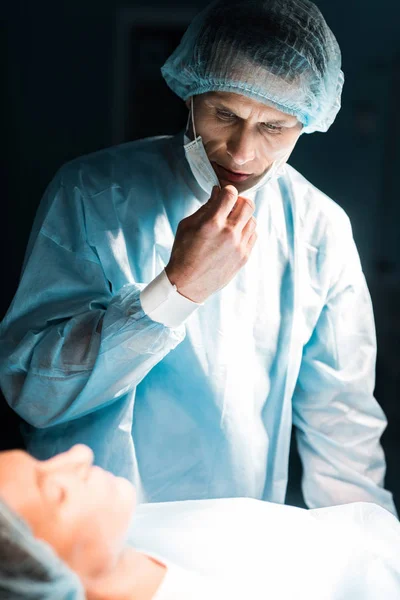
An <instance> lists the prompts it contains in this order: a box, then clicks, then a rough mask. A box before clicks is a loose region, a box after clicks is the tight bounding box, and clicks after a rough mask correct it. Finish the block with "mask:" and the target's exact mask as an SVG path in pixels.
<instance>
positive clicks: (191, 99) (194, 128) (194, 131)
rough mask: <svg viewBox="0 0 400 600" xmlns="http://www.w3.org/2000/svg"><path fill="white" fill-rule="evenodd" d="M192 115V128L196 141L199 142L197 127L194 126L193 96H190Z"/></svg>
mask: <svg viewBox="0 0 400 600" xmlns="http://www.w3.org/2000/svg"><path fill="white" fill-rule="evenodd" d="M190 113H191V115H192V127H193V135H194V139H195V140H197V135H196V127H195V124H194V109H193V96H190Z"/></svg>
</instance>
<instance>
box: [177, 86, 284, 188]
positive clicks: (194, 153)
mask: <svg viewBox="0 0 400 600" xmlns="http://www.w3.org/2000/svg"><path fill="white" fill-rule="evenodd" d="M190 100H191V110H190V113H189V117H188V122H187V125H186V131H185V134H184V138H183V139H184V145H183V148H184V150H185V155H186V159H187V161H188V163H189V166H190V169H191V171H192V173H193V175H194V177H195V179H196V181H197V183H198V184H199V185H200V187H201V188H202V189H203V190H204V191H205V192H206V193H207V194H210V196H211V192H212V189H213V187H214V186H215V185H217V186H218V187H219V188H220V187H221V185H220V183H219V180H218V177H217V175H216V173H215V171H214V169H213V168H212V165H211V162H210V160H209V158H208V156H207V153H206V149H205V147H204V144H203V140H202V138H201V135H198V136H196V128H195V125H194V113H193V96H192V97H191V99H190ZM190 118H192V126H193V134H194V140H193V141H191V140H190V139H189V137H188V135H187V133H186V132H187V130H188V129H189V121H190ZM292 150H293V148H291V149H290V151H289V152H287V153H285V154H284V155H283V156H282V157H281V158H278V159H277V160H275V161H274V162H273V163H272V165H271V166H270V167H269V169H268V171H267V172H266V173H265V174H264V175H263V177H262V178H261V179H260V181H258V182H257V183H256V184H255V185H254V186H253V187H251V188H249V189H248V190H246V191H245V192H243V193H244V194H246V192H253V191H255V190H258V189H259V188H260V187H262V186H264V185H265V184H266V183H268V181H270V180H271V179H272V178H273V177H278V176H279V175H281V174H282V172H283V167H284V165H285V163H286V161H287V159H288V158H289V156H290V154H291V152H292ZM232 185H234V184H232Z"/></svg>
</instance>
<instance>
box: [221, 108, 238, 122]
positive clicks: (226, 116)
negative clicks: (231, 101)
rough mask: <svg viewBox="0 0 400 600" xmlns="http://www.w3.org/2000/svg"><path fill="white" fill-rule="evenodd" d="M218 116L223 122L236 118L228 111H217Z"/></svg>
mask: <svg viewBox="0 0 400 600" xmlns="http://www.w3.org/2000/svg"><path fill="white" fill-rule="evenodd" d="M217 116H218V117H219V118H220V119H222V120H223V121H231V120H232V119H234V118H235V117H236V115H234V114H233V113H230V112H228V111H227V110H217Z"/></svg>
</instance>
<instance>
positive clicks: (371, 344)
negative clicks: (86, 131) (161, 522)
mask: <svg viewBox="0 0 400 600" xmlns="http://www.w3.org/2000/svg"><path fill="white" fill-rule="evenodd" d="M253 194H254V196H253V197H254V201H255V204H256V211H255V216H256V217H257V222H258V240H257V243H256V246H255V248H254V250H253V252H252V255H251V257H250V259H249V261H248V263H247V264H246V265H245V266H244V267H243V268H242V269H241V271H240V272H239V273H238V274H237V276H236V277H235V278H234V279H233V280H232V281H231V282H230V283H229V284H228V285H227V286H226V287H225V288H223V289H222V290H221V291H219V292H218V293H215V294H214V295H213V296H211V297H210V298H209V299H208V300H207V301H206V302H205V304H204V305H203V306H200V308H199V309H198V310H197V311H196V312H195V313H194V314H192V315H191V316H190V318H189V319H188V320H187V322H186V324H185V325H182V326H180V327H178V328H175V329H172V328H168V327H166V326H164V325H162V324H160V323H157V322H155V321H153V320H152V319H150V317H149V316H148V315H146V314H145V313H144V311H143V309H142V307H141V304H140V291H141V290H142V289H143V288H144V287H145V286H146V284H148V283H149V282H150V281H151V280H152V279H153V278H154V277H155V276H156V275H158V274H159V273H160V272H161V270H162V269H163V267H164V266H165V265H166V264H167V262H168V260H169V256H170V252H171V248H172V244H173V241H174V235H175V232H176V229H177V226H178V223H179V221H180V220H181V219H182V218H184V217H186V216H188V215H190V214H192V213H193V212H194V211H196V210H197V209H198V208H199V207H200V206H201V205H202V204H203V203H204V202H205V201H206V200H207V199H208V198H207V196H206V195H205V193H204V192H203V191H202V190H201V188H200V187H199V186H198V184H197V183H196V180H195V179H194V177H193V175H192V174H191V171H190V168H189V165H188V164H187V161H186V159H185V156H184V151H183V134H182V133H180V134H178V135H176V136H163V137H159V138H150V139H145V140H140V141H137V142H132V143H128V144H124V145H122V146H118V147H114V148H111V149H106V150H102V151H100V152H97V153H94V154H91V155H89V156H85V157H81V158H79V159H76V160H74V161H72V162H70V163H68V164H67V165H65V166H64V167H63V168H61V169H60V171H59V172H58V173H57V174H56V176H55V178H54V180H53V181H52V183H51V184H50V186H49V188H48V190H47V192H46V194H45V197H44V198H43V201H42V203H41V206H40V208H39V211H38V215H37V218H36V221H35V224H34V227H33V231H32V234H31V238H30V241H29V244H28V250H27V255H26V259H25V264H24V268H23V274H22V278H21V282H20V285H19V288H18V291H17V293H16V296H15V298H14V301H13V303H12V305H11V307H10V309H9V311H8V313H7V315H6V317H5V319H4V321H3V323H2V326H1V331H0V334H1V357H0V360H1V362H0V375H1V384H2V388H3V391H4V394H5V396H6V398H7V401H8V402H9V404H10V406H11V407H12V408H13V409H14V410H15V411H16V412H17V413H18V414H19V415H20V416H21V417H22V418H23V419H24V420H25V421H26V424H25V425H24V429H23V432H24V438H25V441H26V444H27V448H28V450H29V451H30V452H31V453H32V454H33V455H34V456H37V457H38V458H46V457H49V456H51V455H54V454H55V453H57V452H60V451H63V450H65V449H67V448H69V447H70V446H71V445H72V444H74V443H77V442H84V443H86V444H88V445H89V446H91V447H92V448H93V450H94V452H95V456H96V462H97V463H98V464H100V465H101V466H103V467H105V468H107V469H109V470H111V471H112V472H114V473H116V474H119V475H123V476H125V477H127V478H129V479H130V480H131V481H133V482H134V484H135V485H136V488H137V492H138V496H139V499H140V500H141V501H143V502H156V501H168V500H185V499H203V498H217V497H238V496H246V497H252V498H259V499H265V500H270V501H272V502H278V503H281V502H283V501H284V499H285V492H286V485H287V478H288V456H289V446H290V438H291V427H292V423H294V424H295V425H296V426H297V433H298V435H297V442H298V446H299V451H300V455H301V458H302V461H303V466H304V477H303V492H304V497H305V500H306V503H307V504H308V506H309V507H321V506H327V505H332V504H340V503H344V502H349V501H374V502H376V503H377V504H380V505H382V506H384V507H386V508H388V509H389V510H390V511H392V512H395V509H394V505H393V501H392V497H391V494H390V493H389V492H388V491H385V490H384V488H383V477H384V471H385V460H384V455H383V451H382V448H381V446H380V442H379V439H380V436H381V434H382V432H383V430H384V428H385V426H386V420H385V416H384V414H383V412H382V410H381V408H380V407H379V405H378V404H377V402H376V400H375V399H374V397H373V388H374V366H375V354H376V346H375V332H374V323H373V314H372V308H371V302H370V297H369V294H368V291H367V287H366V283H365V279H364V276H363V273H362V270H361V266H360V261H359V257H358V254H357V250H356V247H355V245H354V241H353V238H352V232H351V227H350V224H349V220H348V218H347V216H346V215H345V213H344V212H343V210H342V209H341V208H340V207H339V206H338V205H336V204H335V203H334V202H333V201H332V200H330V199H329V198H327V197H326V196H325V195H324V194H322V193H321V192H320V191H318V190H317V189H316V188H315V187H313V186H312V185H311V184H310V183H308V182H307V181H306V180H305V179H304V178H303V177H302V176H301V175H300V174H299V173H298V172H296V171H295V170H294V169H293V168H291V167H290V166H288V165H287V166H286V167H285V168H284V171H283V173H282V174H281V175H280V176H279V177H278V178H275V179H274V180H272V181H270V182H269V183H267V184H266V185H265V186H264V187H262V188H260V189H259V190H257V191H256V192H253Z"/></svg>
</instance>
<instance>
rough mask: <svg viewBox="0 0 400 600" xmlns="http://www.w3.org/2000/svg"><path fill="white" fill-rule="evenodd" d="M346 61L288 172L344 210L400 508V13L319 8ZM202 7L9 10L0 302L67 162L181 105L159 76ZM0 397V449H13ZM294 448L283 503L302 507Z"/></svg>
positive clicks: (12, 422)
mask: <svg viewBox="0 0 400 600" xmlns="http://www.w3.org/2000/svg"><path fill="white" fill-rule="evenodd" d="M316 3H317V5H318V6H319V7H320V9H321V10H322V12H323V14H324V16H325V18H326V20H327V22H328V24H329V25H330V27H331V29H332V30H333V32H334V33H335V35H336V37H337V39H338V41H339V44H340V46H341V49H342V54H343V70H344V72H345V77H346V81H345V86H344V91H343V99H342V110H341V112H340V113H339V116H338V118H337V120H336V122H335V123H334V125H333V126H332V128H331V130H330V131H329V132H328V133H327V134H318V133H317V134H313V135H311V136H302V138H301V139H300V141H299V143H298V145H297V147H296V150H295V151H294V153H293V155H292V157H291V159H290V163H291V164H292V165H293V166H294V167H296V168H297V169H299V170H300V171H301V172H302V173H303V174H304V175H305V176H306V177H307V178H308V179H310V180H311V181H312V183H314V184H315V185H316V186H317V187H319V188H320V189H322V190H323V191H324V192H325V193H327V194H328V195H329V196H331V197H332V198H333V199H334V200H336V201H337V202H338V203H339V204H340V205H341V206H342V207H343V208H344V209H345V210H346V211H347V213H348V214H349V216H350V218H351V221H352V224H353V230H354V236H355V239H356V242H357V245H358V248H359V251H360V255H361V260H362V263H363V267H364V271H365V274H366V277H367V280H368V284H369V287H370V291H371V295H372V298H373V303H374V309H375V318H376V324H377V335H378V348H379V352H378V363H377V387H376V395H377V398H378V400H379V402H380V403H381V405H382V407H383V409H384V411H385V412H386V414H387V416H388V419H389V426H388V429H387V431H386V432H385V434H384V437H383V445H384V448H385V450H386V453H387V462H388V472H387V478H386V482H387V487H388V488H389V489H390V490H392V491H393V492H394V494H395V499H396V501H397V506H398V508H400V478H399V474H400V468H399V465H398V455H399V451H400V441H399V434H400V407H399V403H398V400H399V387H400V386H399V382H400V232H399V229H400V227H399V220H400V202H399V200H400V198H399V191H398V185H396V183H397V181H398V173H399V170H400V160H399V159H400V150H399V143H398V140H399V136H400V113H399V106H400V85H399V83H400V41H399V40H400V26H399V22H400V3H398V2H397V0H381V1H380V2H379V3H376V1H375V0H352V2H349V1H348V0H335V1H334V2H333V1H332V0H319V1H317V2H316ZM206 4H207V2H206V1H201V0H197V1H196V2H193V1H192V2H189V3H188V2H184V1H183V0H181V1H179V0H169V2H168V3H166V2H161V0H160V1H159V2H155V1H154V0H146V1H144V0H136V1H134V0H131V1H128V0H125V1H124V2H121V1H112V0H79V1H78V0H58V1H54V0H53V1H52V2H50V1H47V0H36V1H35V2H31V1H28V0H26V1H21V0H19V1H18V0H16V1H14V2H13V3H11V0H8V2H6V3H5V9H3V10H2V15H1V17H0V61H1V79H2V84H3V85H2V87H1V90H2V91H1V94H0V98H1V102H0V107H1V109H2V110H1V117H2V125H3V127H2V131H3V133H2V147H3V154H4V158H3V160H2V161H1V176H2V185H1V190H2V194H1V205H0V206H1V210H0V227H1V236H0V237H1V244H2V269H1V294H0V316H2V315H4V314H5V312H6V310H7V308H8V306H9V304H10V302H11V300H12V297H13V294H14V292H15V290H16V287H17V284H18V277H19V272H20V268H21V264H22V260H23V255H24V251H25V247H26V243H27V239H28V235H29V231H30V228H31V225H32V221H33V218H34V215H35V211H36V208H37V206H38V203H39V201H40V198H41V196H42V194H43V191H44V189H45V187H46V185H47V184H48V183H49V181H50V179H51V178H52V176H53V175H54V173H55V171H56V170H57V169H58V168H59V167H60V166H61V165H62V164H63V163H64V162H66V161H67V160H70V159H72V158H74V157H76V156H79V155H81V154H85V153H88V152H92V151H95V150H98V149H100V148H104V147H107V146H110V145H113V144H116V143H120V142H124V141H127V140H130V139H135V138H139V137H145V136H149V135H157V134H173V133H176V132H177V131H178V130H179V129H180V128H182V127H183V125H184V123H185V120H186V109H185V107H184V105H183V103H182V102H181V101H179V100H178V99H177V98H175V97H174V95H173V94H172V92H170V91H169V89H168V88H167V86H166V84H165V83H164V81H163V79H162V77H161V74H160V66H161V65H162V64H163V62H164V60H165V58H166V57H167V56H168V55H169V54H170V52H171V51H172V50H173V49H174V47H175V46H176V45H177V43H178V41H179V39H180V37H181V35H182V33H183V31H184V30H185V28H186V26H187V24H188V23H189V21H190V20H191V18H192V17H193V16H194V15H195V14H196V13H197V12H198V11H199V10H200V9H201V8H202V7H203V6H205V5H206ZM20 445H21V440H20V438H19V434H18V424H17V419H16V418H15V416H14V415H13V414H12V413H11V411H10V410H9V409H8V406H7V405H6V403H5V401H4V400H2V399H0V449H4V448H11V447H15V446H20ZM299 480H300V465H299V460H298V457H297V454H296V452H295V449H294V448H293V451H292V460H291V479H290V484H289V491H288V497H287V500H288V502H290V503H295V504H296V503H297V504H301V502H302V499H301V493H300V490H299Z"/></svg>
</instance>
